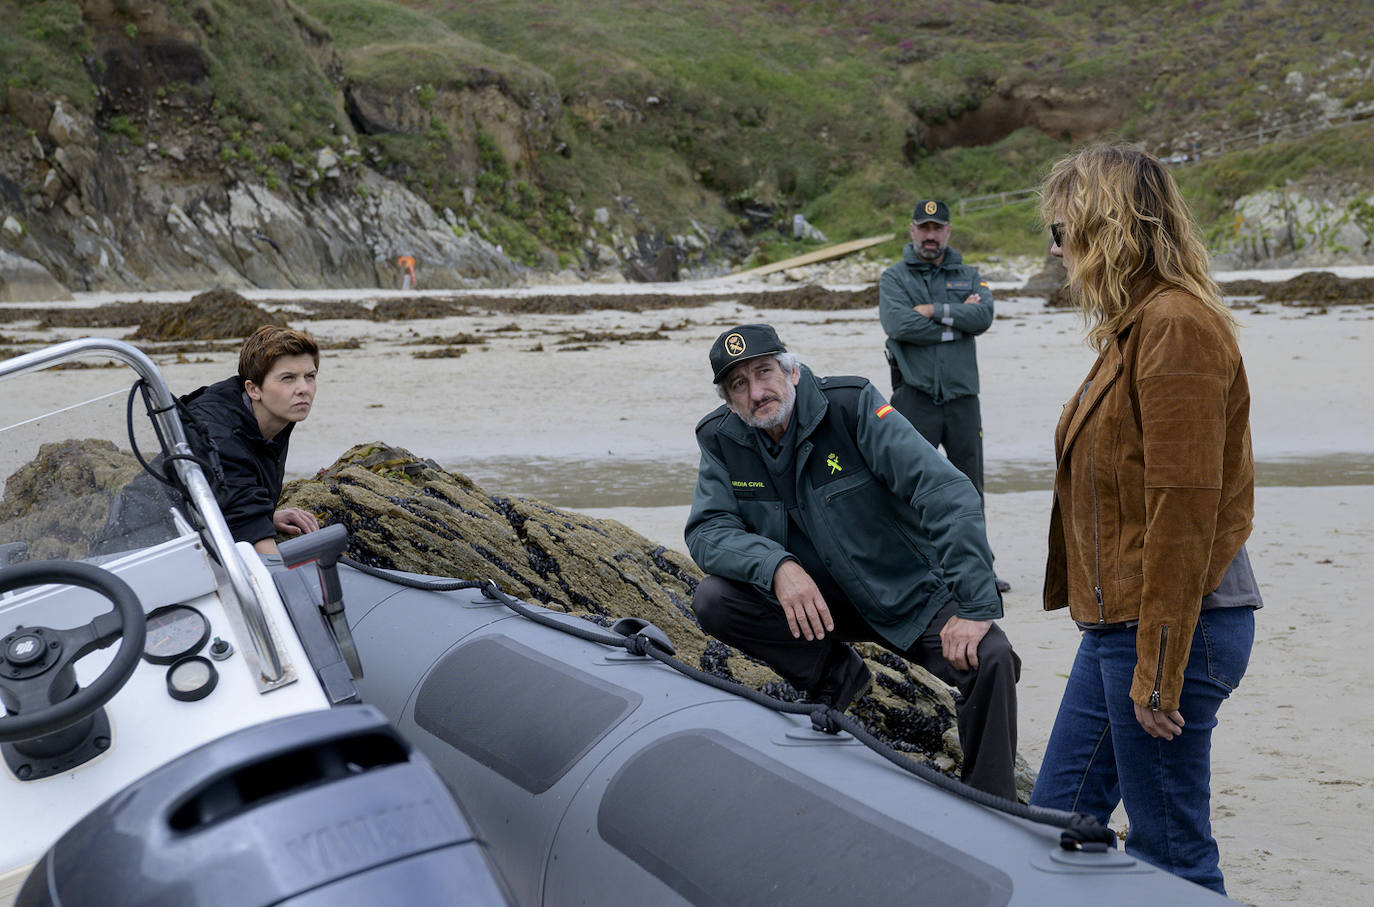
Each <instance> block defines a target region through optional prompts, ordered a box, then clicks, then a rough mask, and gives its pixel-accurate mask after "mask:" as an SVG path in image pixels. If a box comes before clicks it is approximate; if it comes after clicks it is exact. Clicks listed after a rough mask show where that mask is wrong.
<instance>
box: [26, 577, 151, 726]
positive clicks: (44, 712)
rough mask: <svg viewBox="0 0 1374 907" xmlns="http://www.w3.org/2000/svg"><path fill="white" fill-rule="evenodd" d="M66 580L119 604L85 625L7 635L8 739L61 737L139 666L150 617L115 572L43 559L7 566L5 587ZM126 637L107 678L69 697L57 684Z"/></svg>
mask: <svg viewBox="0 0 1374 907" xmlns="http://www.w3.org/2000/svg"><path fill="white" fill-rule="evenodd" d="M44 583H58V584H62V585H67V586H81V587H82V588H84V589H90V590H91V591H92V592H96V593H98V594H100V595H102V596H104V597H105V598H107V599H109V600H110V601H111V602H112V603H113V604H114V607H113V608H112V609H111V610H109V611H106V612H105V613H103V614H100V615H98V616H97V617H96V618H95V619H94V620H92V621H91V622H90V623H89V624H86V625H85V626H84V627H75V628H73V629H70V630H54V629H52V628H51V627H17V628H15V630H14V631H13V632H11V633H9V634H8V635H6V636H5V637H4V638H3V639H0V697H3V699H4V703H5V707H6V708H7V709H9V711H10V712H11V714H10V715H9V716H7V717H4V718H0V743H17V742H19V741H23V740H32V739H33V738H35V737H42V736H44V735H46V734H53V733H56V732H57V731H60V730H62V729H63V728H66V727H70V726H71V725H73V724H75V723H76V722H78V721H80V720H81V719H83V718H85V717H86V716H87V715H90V714H91V713H93V712H95V711H96V710H97V709H99V708H100V707H101V706H103V705H104V704H105V703H107V702H109V701H110V700H111V699H112V698H114V695H115V694H116V693H118V692H119V691H120V689H122V688H123V686H124V684H125V683H127V682H128V680H129V678H130V677H131V676H133V673H134V668H136V667H138V659H139V656H140V655H141V654H142V653H143V642H144V638H145V637H146V635H147V620H146V618H145V617H144V614H143V605H142V604H140V603H139V600H138V595H137V594H135V592H134V590H133V589H132V588H130V586H129V584H128V583H126V582H124V580H122V579H120V578H119V577H118V576H115V575H114V574H113V573H111V572H110V571H108V570H104V569H101V568H100V567H95V566H92V565H91V564H85V563H81V562H79V561H62V560H54V561H35V562H33V563H27V564H17V565H15V566H12V567H5V568H3V569H0V592H9V591H11V590H14V589H22V588H24V587H26V586H37V585H41V584H44ZM120 639H122V642H120V645H119V650H118V651H117V652H116V653H115V656H114V658H113V659H111V661H110V664H109V665H108V666H107V667H106V668H105V670H104V671H101V672H100V676H98V677H96V678H95V680H93V681H91V682H90V684H89V685H87V686H85V687H82V688H80V689H78V690H77V691H76V692H75V693H73V694H72V695H70V696H67V697H66V698H63V699H59V700H58V701H57V702H53V701H52V696H53V693H54V690H53V687H54V686H55V685H56V682H57V681H59V680H60V679H61V678H60V677H59V675H60V674H62V672H64V671H66V670H67V669H68V668H70V667H71V665H72V664H73V663H74V662H76V661H77V660H78V659H80V658H82V657H83V656H85V655H88V654H89V653H91V652H94V651H95V650H96V649H103V648H106V647H107V646H110V645H112V644H113V643H114V642H115V641H116V640H120Z"/></svg>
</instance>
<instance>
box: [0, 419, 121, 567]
mask: <svg viewBox="0 0 1374 907" xmlns="http://www.w3.org/2000/svg"><path fill="white" fill-rule="evenodd" d="M140 472H141V467H140V466H139V465H138V461H137V460H135V459H134V458H133V455H132V454H129V453H125V452H124V451H121V450H120V449H119V448H117V447H115V445H114V443H113V442H111V441H106V440H103V439H96V438H89V439H86V440H69V441H57V442H54V443H51V444H44V445H43V446H42V447H40V448H39V450H38V456H37V457H35V458H34V459H33V460H31V461H30V462H28V463H26V464H24V465H23V466H21V467H20V468H19V469H18V470H16V471H15V472H14V474H13V475H11V476H9V477H8V478H7V479H6V480H5V496H4V498H3V499H0V544H3V543H7V542H18V541H22V542H24V543H25V544H26V545H27V546H28V552H27V553H28V559H29V560H43V559H47V558H83V557H86V556H87V555H88V554H89V553H90V545H91V533H93V532H95V531H96V530H99V529H100V527H102V526H103V525H104V524H105V519H106V516H107V514H108V512H109V508H110V501H111V500H112V499H113V498H114V495H115V493H116V492H117V491H118V490H119V489H120V488H122V487H123V486H124V485H125V484H126V483H127V482H129V481H130V480H131V479H133V478H134V477H135V476H136V475H138V474H139V473H140Z"/></svg>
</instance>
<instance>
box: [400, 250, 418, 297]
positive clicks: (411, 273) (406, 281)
mask: <svg viewBox="0 0 1374 907" xmlns="http://www.w3.org/2000/svg"><path fill="white" fill-rule="evenodd" d="M396 264H398V265H400V266H401V267H402V268H405V273H404V274H402V275H401V289H403V290H409V289H410V288H411V287H412V286H413V285H414V284H415V259H413V258H411V257H410V256H409V255H402V256H401V257H400V258H398V259H396Z"/></svg>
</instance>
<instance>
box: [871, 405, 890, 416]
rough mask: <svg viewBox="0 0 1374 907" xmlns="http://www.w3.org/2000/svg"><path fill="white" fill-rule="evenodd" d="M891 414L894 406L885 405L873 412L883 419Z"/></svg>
mask: <svg viewBox="0 0 1374 907" xmlns="http://www.w3.org/2000/svg"><path fill="white" fill-rule="evenodd" d="M890 412H892V404H891V403H884V404H883V405H882V406H880V407H878V408H877V409H875V410H874V411H873V415H875V416H877V417H878V418H879V419H881V418H882V417H883V416H886V415H887V414H888V413H890Z"/></svg>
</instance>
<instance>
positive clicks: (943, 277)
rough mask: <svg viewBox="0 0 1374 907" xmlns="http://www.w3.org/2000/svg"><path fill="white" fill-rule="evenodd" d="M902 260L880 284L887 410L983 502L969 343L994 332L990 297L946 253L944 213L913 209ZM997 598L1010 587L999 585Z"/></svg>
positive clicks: (953, 254)
mask: <svg viewBox="0 0 1374 907" xmlns="http://www.w3.org/2000/svg"><path fill="white" fill-rule="evenodd" d="M907 230H908V232H909V233H910V235H911V242H910V243H908V244H907V245H906V246H904V247H903V248H902V260H901V262H899V263H898V264H895V265H893V266H892V267H890V268H888V269H887V270H886V271H884V272H883V276H882V280H881V281H879V283H878V318H879V320H880V321H882V325H883V330H884V331H886V332H887V358H888V362H889V363H890V364H891V366H892V405H893V407H895V408H896V410H897V411H898V412H899V413H901V414H902V415H903V416H906V418H907V421H908V422H910V423H911V424H912V425H913V426H915V427H916V430H917V431H919V432H920V433H921V435H922V436H923V437H924V438H925V439H926V440H927V441H929V442H930V445H931V446H932V447H943V448H944V450H945V456H947V457H949V461H950V462H951V463H953V464H954V466H955V468H957V469H958V470H959V471H960V472H962V473H963V474H964V475H966V476H968V478H969V481H971V482H972V483H973V487H974V488H975V489H977V491H978V499H979V501H980V502H981V501H982V499H983V417H982V414H981V412H980V410H979V407H978V353H977V350H976V348H975V341H974V338H975V337H977V336H978V335H979V334H981V333H983V332H984V331H986V330H987V329H988V328H989V327H990V326H991V325H992V317H993V313H992V291H991V290H989V289H988V285H987V284H986V283H984V282H982V281H981V280H980V279H979V277H978V269H977V268H973V267H970V266H968V265H965V264H964V263H963V261H964V260H963V257H962V256H961V255H960V254H959V253H958V252H957V251H956V250H954V249H951V248H950V247H949V234H950V219H949V206H948V205H946V204H945V203H944V202H942V201H938V200H936V199H933V198H932V199H924V200H922V201H920V202H918V203H917V204H916V210H915V212H914V213H913V214H912V216H911V223H910V224H909V225H908V227H907ZM997 591H999V592H1010V591H1011V584H1010V583H1008V582H1006V581H1005V580H1003V579H1000V578H999V579H998V580H997Z"/></svg>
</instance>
